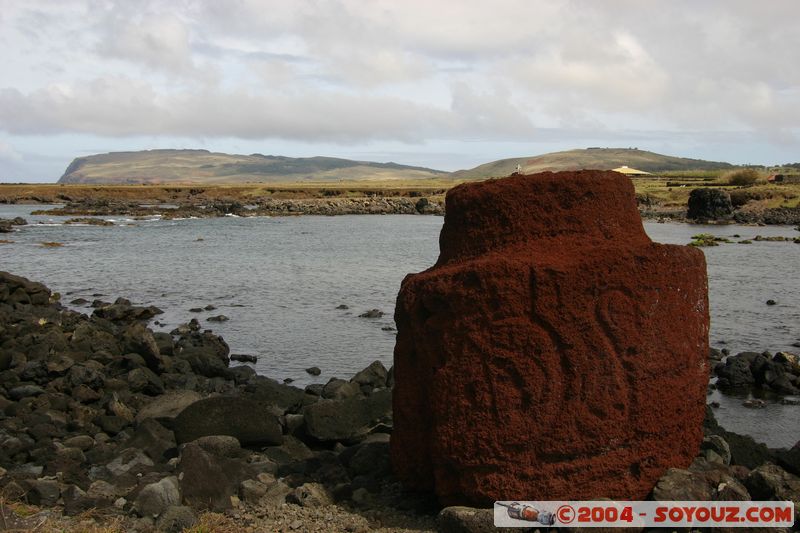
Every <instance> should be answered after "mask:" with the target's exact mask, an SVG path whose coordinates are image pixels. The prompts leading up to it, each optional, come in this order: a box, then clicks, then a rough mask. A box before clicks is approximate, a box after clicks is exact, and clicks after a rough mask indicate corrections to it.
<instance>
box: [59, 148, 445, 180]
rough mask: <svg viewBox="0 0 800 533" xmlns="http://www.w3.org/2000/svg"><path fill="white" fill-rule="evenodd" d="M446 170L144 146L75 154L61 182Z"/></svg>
mask: <svg viewBox="0 0 800 533" xmlns="http://www.w3.org/2000/svg"><path fill="white" fill-rule="evenodd" d="M446 176H447V173H446V172H442V171H439V170H433V169H430V168H424V167H412V166H406V165H399V164H397V163H373V162H369V161H352V160H349V159H338V158H334V157H297V158H295V157H284V156H273V155H261V154H252V155H230V154H223V153H214V152H209V151H207V150H144V151H140V152H112V153H109V154H98V155H91V156H87V157H78V158H76V159H75V160H73V161H72V163H71V164H70V165H69V167H67V170H66V171H65V172H64V175H63V176H61V179H59V180H58V182H59V183H108V184H116V185H121V184H138V183H155V184H158V183H243V182H262V183H264V182H294V181H339V180H347V181H350V180H381V181H385V180H400V179H402V180H410V179H425V178H443V177H446Z"/></svg>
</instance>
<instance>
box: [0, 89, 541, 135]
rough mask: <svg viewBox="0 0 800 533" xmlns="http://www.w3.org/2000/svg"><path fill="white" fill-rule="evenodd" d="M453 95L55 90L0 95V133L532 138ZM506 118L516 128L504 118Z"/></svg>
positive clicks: (477, 102)
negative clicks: (426, 100)
mask: <svg viewBox="0 0 800 533" xmlns="http://www.w3.org/2000/svg"><path fill="white" fill-rule="evenodd" d="M496 96H497V95H495V98H493V99H492V100H491V101H490V100H488V99H486V98H482V97H480V96H478V95H475V94H473V93H471V92H470V91H468V90H464V89H459V90H458V91H457V93H456V95H455V97H454V105H453V109H451V110H448V109H442V108H437V107H435V106H430V105H423V104H419V103H415V102H412V101H408V100H403V99H400V98H393V97H386V96H365V95H358V94H355V95H354V94H347V93H330V92H310V91H306V92H298V93H295V94H285V93H266V92H264V93H256V94H254V93H249V92H245V91H229V92H226V91H222V90H202V91H197V92H178V93H169V94H164V93H158V92H156V91H155V90H154V89H153V88H152V87H151V86H149V85H148V84H146V83H144V82H137V81H134V80H131V79H127V78H109V79H97V80H93V81H92V82H89V83H84V84H76V85H71V86H52V87H48V88H46V89H40V90H37V91H34V92H32V93H30V94H24V93H22V92H20V91H18V90H16V89H3V90H0V128H2V129H5V130H6V131H8V132H9V133H14V134H34V133H37V134H41V133H63V132H75V133H93V134H100V135H107V136H132V135H176V136H186V137H196V138H199V137H223V136H229V137H241V138H264V137H280V138H285V139H300V140H307V141H315V140H334V141H339V142H357V141H364V140H372V139H395V140H402V141H408V142H419V141H421V140H423V139H425V138H430V137H434V138H436V137H443V138H449V137H458V136H460V135H463V134H465V133H466V132H468V131H470V130H472V129H474V128H475V127H480V129H481V133H482V134H483V135H486V136H488V137H493V136H498V135H499V136H503V135H512V134H519V133H520V132H523V131H528V132H531V131H532V126H530V124H529V123H527V122H526V120H525V119H524V116H523V115H522V114H521V113H518V112H517V113H515V112H514V110H513V107H512V106H511V104H502V105H496V101H495V100H496ZM511 117H513V119H512V118H511Z"/></svg>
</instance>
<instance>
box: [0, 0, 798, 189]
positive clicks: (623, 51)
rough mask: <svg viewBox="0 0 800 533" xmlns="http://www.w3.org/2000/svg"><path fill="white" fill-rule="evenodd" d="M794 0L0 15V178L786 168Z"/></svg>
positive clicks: (296, 1) (3, 11)
mask: <svg viewBox="0 0 800 533" xmlns="http://www.w3.org/2000/svg"><path fill="white" fill-rule="evenodd" d="M798 20H800V2H797V1H796V0H770V1H769V2H753V1H750V0H720V1H710V0H709V1H696V0H692V1H669V2H664V1H648V0H607V1H602V2H601V1H596V0H584V1H578V0H562V1H559V0H552V1H534V0H493V1H492V2H488V1H485V0H458V1H456V0H403V1H397V0H337V1H325V0H309V1H304V0H285V1H271V0H216V1H211V0H209V1H199V0H196V1H191V0H171V1H167V0H162V1H145V0H142V1H137V0H119V1H108V0H75V1H73V0H0V65H2V67H0V181H54V180H56V179H58V177H59V176H60V175H61V173H62V172H63V171H64V169H65V167H66V166H67V164H68V163H69V162H70V160H71V159H72V158H73V157H76V156H81V155H88V154H93V153H99V152H108V151H119V150H139V149H148V148H206V149H209V150H213V151H223V152H232V153H254V152H258V153H263V154H280V155H288V156H310V155H329V156H339V157H348V158H356V159H368V160H377V161H396V162H400V163H406V164H414V165H424V166H430V167H434V168H440V169H444V170H455V169H458V168H468V167H472V166H474V165H476V164H480V163H483V162H487V161H491V160H494V159H499V158H503V157H520V156H527V155H535V154H540V153H545V152H549V151H554V150H562V149H570V148H579V147H587V146H613V147H619V146H623V147H627V146H637V147H639V148H641V149H648V150H653V151H657V152H661V153H668V154H671V155H681V156H689V157H699V158H704V159H712V160H726V161H731V162H735V163H760V164H771V163H785V162H792V161H800V140H799V139H800V137H798V136H799V135H800V57H799V56H798V51H800V31H797V21H798Z"/></svg>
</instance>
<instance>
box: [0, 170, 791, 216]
mask: <svg viewBox="0 0 800 533" xmlns="http://www.w3.org/2000/svg"><path fill="white" fill-rule="evenodd" d="M725 172H726V171H701V172H685V171H680V172H674V173H670V172H667V173H664V174H662V175H661V176H659V177H643V178H638V177H637V178H633V179H632V181H633V184H634V187H635V188H636V192H637V194H639V195H640V196H646V197H648V198H649V199H650V201H651V203H652V204H654V205H658V206H663V207H666V208H677V207H684V206H686V203H687V201H688V199H689V194H690V193H691V191H692V190H693V189H696V188H698V187H719V188H722V189H725V190H727V191H728V192H729V193H730V194H731V196H732V198H733V200H734V204H737V202H738V204H739V205H744V203H747V204H748V205H758V206H759V207H764V208H772V207H798V206H799V205H800V184H770V183H766V182H765V181H760V182H758V183H756V184H754V185H750V186H745V187H738V186H730V185H726V184H724V175H725ZM465 181H472V180H464V179H448V178H436V179H421V180H388V181H360V180H358V181H356V180H354V181H341V182H334V183H331V182H303V183H254V184H235V185H234V184H230V185H228V184H213V185H196V184H194V185H93V184H0V203H64V202H80V201H84V200H100V201H110V202H113V201H122V202H139V203H142V204H150V203H152V204H159V203H177V204H186V203H190V204H200V203H205V202H212V201H238V202H241V203H243V204H247V203H249V202H254V201H257V200H258V199H261V198H273V199H307V198H359V197H398V196H400V197H423V196H424V197H438V196H442V195H444V194H445V193H446V192H447V190H448V189H450V188H451V187H454V186H455V185H458V184H460V183H463V182H465Z"/></svg>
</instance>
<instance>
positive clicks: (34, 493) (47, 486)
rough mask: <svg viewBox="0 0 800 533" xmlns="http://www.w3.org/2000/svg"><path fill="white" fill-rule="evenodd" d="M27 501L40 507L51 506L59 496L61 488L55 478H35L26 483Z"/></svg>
mask: <svg viewBox="0 0 800 533" xmlns="http://www.w3.org/2000/svg"><path fill="white" fill-rule="evenodd" d="M27 485H28V486H27V489H28V491H27V498H28V502H29V503H32V504H33V505H38V506H40V507H52V506H53V505H55V504H56V502H58V498H59V497H60V496H61V489H60V488H59V486H58V481H56V480H55V479H36V480H32V481H30V482H28V484H27Z"/></svg>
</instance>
